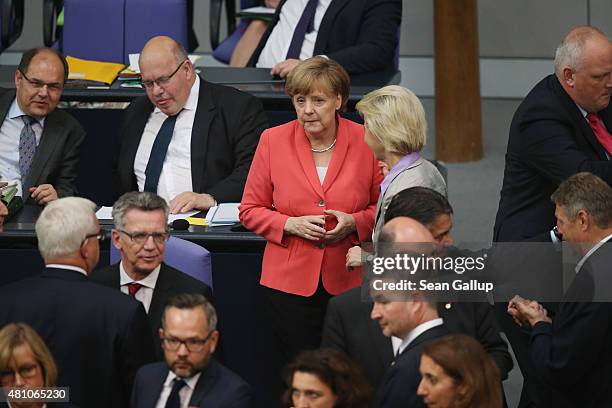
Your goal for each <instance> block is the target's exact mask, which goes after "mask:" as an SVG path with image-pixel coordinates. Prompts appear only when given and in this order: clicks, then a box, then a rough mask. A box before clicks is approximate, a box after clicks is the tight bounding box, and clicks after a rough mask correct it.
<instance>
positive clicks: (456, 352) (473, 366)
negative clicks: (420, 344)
mask: <svg viewBox="0 0 612 408" xmlns="http://www.w3.org/2000/svg"><path fill="white" fill-rule="evenodd" d="M422 355H423V356H427V357H429V358H431V359H432V360H433V361H434V362H435V363H436V364H437V365H439V366H440V367H442V369H443V370H444V372H445V373H446V374H447V375H448V376H449V377H451V378H452V379H453V382H454V383H455V385H463V386H464V387H465V393H463V394H462V395H458V396H457V401H456V402H455V405H454V406H455V407H458V408H467V407H470V408H501V407H502V396H501V392H502V385H501V380H500V376H499V369H498V368H497V366H496V365H495V363H494V362H493V359H492V358H491V356H490V355H489V354H487V352H486V351H485V350H484V348H483V347H482V346H481V345H480V343H478V342H477V341H476V340H475V339H474V338H472V337H470V336H466V335H465V334H453V335H449V336H445V337H442V338H440V339H437V340H434V341H432V342H431V343H428V344H427V345H426V346H425V348H424V349H423V354H422Z"/></svg>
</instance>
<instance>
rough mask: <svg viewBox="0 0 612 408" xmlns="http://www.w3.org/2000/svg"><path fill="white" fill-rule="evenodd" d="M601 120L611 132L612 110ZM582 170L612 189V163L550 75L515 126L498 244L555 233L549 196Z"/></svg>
mask: <svg viewBox="0 0 612 408" xmlns="http://www.w3.org/2000/svg"><path fill="white" fill-rule="evenodd" d="M599 116H600V118H602V119H603V121H604V123H605V125H606V127H607V128H608V129H612V107H611V106H608V107H607V108H606V109H604V110H602V111H601V112H599ZM581 171H588V172H591V173H594V174H596V175H598V176H599V177H601V178H602V179H604V180H605V181H606V182H608V184H611V185H612V161H609V160H607V157H606V153H605V150H604V148H603V147H602V146H601V144H600V143H599V142H598V141H597V139H596V137H595V134H594V133H593V131H592V130H591V127H590V126H589V124H588V123H587V121H586V119H585V118H584V117H583V116H582V113H581V112H580V110H579V109H578V106H577V105H576V104H575V103H574V101H573V100H572V99H571V98H570V97H569V95H568V94H567V93H566V92H565V90H564V89H563V88H562V86H561V84H560V83H559V80H558V79H557V77H556V76H555V75H549V76H548V77H546V78H544V79H543V80H542V81H540V83H538V84H537V85H536V86H535V87H534V88H533V89H532V90H531V92H529V94H528V95H527V97H525V100H524V101H523V102H522V103H521V105H520V106H519V108H518V109H517V111H516V113H515V114H514V117H513V119H512V123H511V125H510V136H509V139H508V148H507V151H506V167H505V170H504V181H503V185H502V189H501V194H500V200H499V208H498V210H497V217H496V220H495V227H494V232H493V239H494V241H502V242H503V241H510V242H512V241H515V242H518V241H522V240H524V239H527V238H531V237H534V236H536V235H538V234H542V233H544V232H546V231H550V230H551V229H552V227H553V226H554V225H555V215H554V213H555V206H554V204H553V203H552V202H551V201H550V195H551V194H552V193H553V192H554V191H555V190H556V188H557V187H558V186H559V184H560V183H561V181H563V180H565V179H566V178H568V177H569V176H571V175H573V174H575V173H578V172H581Z"/></svg>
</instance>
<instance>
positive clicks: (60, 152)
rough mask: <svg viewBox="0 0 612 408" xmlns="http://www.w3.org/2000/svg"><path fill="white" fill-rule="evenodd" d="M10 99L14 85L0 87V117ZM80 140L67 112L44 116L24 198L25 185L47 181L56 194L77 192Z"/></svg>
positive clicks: (81, 132) (76, 125) (77, 126)
mask: <svg viewBox="0 0 612 408" xmlns="http://www.w3.org/2000/svg"><path fill="white" fill-rule="evenodd" d="M14 99H15V90H14V89H2V88H0V118H2V121H4V119H5V118H6V115H7V114H8V111H9V109H10V107H11V104H12V103H13V100H14ZM17 136H19V135H17ZM83 140H85V130H83V127H82V126H81V125H80V124H79V122H77V121H76V119H74V118H73V117H72V116H70V115H69V114H68V113H66V112H64V111H62V110H61V109H55V110H54V111H53V112H51V113H50V114H49V115H48V116H47V117H46V118H45V124H44V127H43V133H42V135H41V138H40V143H39V145H38V148H37V149H36V154H35V156H34V161H33V162H32V167H31V168H30V171H29V173H28V177H27V179H26V180H25V183H24V185H23V187H24V188H23V190H24V193H23V194H24V196H26V197H27V199H26V202H28V201H29V202H30V203H32V202H33V201H32V199H31V198H30V196H29V193H28V189H29V188H30V187H32V186H37V185H40V184H45V183H48V184H51V185H52V186H53V187H54V188H55V190H56V191H57V195H58V196H59V197H68V196H74V195H77V189H76V186H75V181H76V178H77V171H78V167H79V157H80V156H79V155H80V151H81V144H82V143H83Z"/></svg>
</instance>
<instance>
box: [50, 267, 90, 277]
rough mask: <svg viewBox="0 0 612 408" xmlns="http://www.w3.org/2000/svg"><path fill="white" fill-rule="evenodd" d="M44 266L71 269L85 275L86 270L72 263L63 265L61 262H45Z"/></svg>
mask: <svg viewBox="0 0 612 408" xmlns="http://www.w3.org/2000/svg"><path fill="white" fill-rule="evenodd" d="M45 267H46V268H55V269H68V270H71V271H75V272H80V273H82V274H83V275H85V276H87V271H86V270H85V269H83V268H79V267H78V266H74V265H63V264H47V265H45Z"/></svg>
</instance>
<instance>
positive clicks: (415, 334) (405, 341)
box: [398, 317, 444, 355]
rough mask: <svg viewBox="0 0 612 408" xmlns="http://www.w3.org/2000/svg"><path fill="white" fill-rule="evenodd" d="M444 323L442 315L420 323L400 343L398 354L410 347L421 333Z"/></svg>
mask: <svg viewBox="0 0 612 408" xmlns="http://www.w3.org/2000/svg"><path fill="white" fill-rule="evenodd" d="M443 324H444V320H443V319H442V318H441V317H438V318H437V319H432V320H429V321H426V322H425V323H421V324H419V325H418V326H417V327H415V328H414V329H412V330H411V331H410V333H408V335H407V336H406V337H405V338H404V339H403V340H402V344H400V346H399V349H398V355H399V354H402V352H403V351H404V350H405V349H406V347H408V346H409V345H410V343H412V342H413V341H414V339H416V338H417V337H419V336H420V335H421V334H423V333H425V332H426V331H427V330H429V329H433V328H434V327H437V326H442V325H443Z"/></svg>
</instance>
